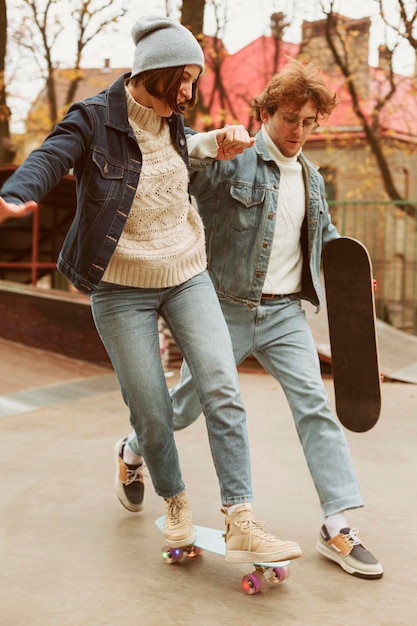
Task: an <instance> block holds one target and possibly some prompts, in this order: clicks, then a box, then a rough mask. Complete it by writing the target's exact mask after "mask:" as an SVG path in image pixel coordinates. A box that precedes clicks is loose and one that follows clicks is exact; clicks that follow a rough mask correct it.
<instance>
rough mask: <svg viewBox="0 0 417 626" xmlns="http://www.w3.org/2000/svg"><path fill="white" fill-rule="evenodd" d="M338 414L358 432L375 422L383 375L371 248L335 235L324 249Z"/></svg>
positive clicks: (348, 425) (350, 427) (379, 406)
mask: <svg viewBox="0 0 417 626" xmlns="http://www.w3.org/2000/svg"><path fill="white" fill-rule="evenodd" d="M323 272H324V282H325V288H326V301H327V316H328V322H329V336H330V349H331V360H332V371H333V383H334V390H335V401H336V413H337V416H338V418H339V420H340V421H341V423H342V424H343V425H344V426H345V427H346V428H347V429H349V430H352V431H354V432H365V431H367V430H370V429H371V428H373V426H375V424H376V423H377V421H378V419H379V415H380V412H381V377H380V371H379V364H378V345H377V336H376V324H375V300H374V284H375V283H374V280H373V277H372V267H371V261H370V258H369V254H368V251H367V249H366V248H365V246H364V245H363V244H361V243H360V242H359V241H356V239H351V238H349V237H340V238H339V239H334V240H333V241H331V242H330V243H328V244H327V246H326V247H325V249H324V252H323Z"/></svg>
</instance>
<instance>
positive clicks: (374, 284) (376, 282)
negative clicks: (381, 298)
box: [372, 278, 378, 291]
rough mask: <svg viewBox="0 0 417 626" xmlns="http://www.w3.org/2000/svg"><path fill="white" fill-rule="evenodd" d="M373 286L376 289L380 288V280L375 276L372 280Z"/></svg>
mask: <svg viewBox="0 0 417 626" xmlns="http://www.w3.org/2000/svg"><path fill="white" fill-rule="evenodd" d="M372 288H373V290H374V291H376V290H377V289H378V281H377V280H375V278H374V279H373V280H372Z"/></svg>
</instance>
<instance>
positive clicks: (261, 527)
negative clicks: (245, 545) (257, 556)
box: [243, 520, 271, 540]
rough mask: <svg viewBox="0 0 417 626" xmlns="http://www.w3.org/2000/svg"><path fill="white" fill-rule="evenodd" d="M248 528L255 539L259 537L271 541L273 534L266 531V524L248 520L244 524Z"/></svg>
mask: <svg viewBox="0 0 417 626" xmlns="http://www.w3.org/2000/svg"><path fill="white" fill-rule="evenodd" d="M243 524H245V525H246V527H247V528H249V532H250V534H251V535H254V536H255V537H259V538H260V539H267V540H268V539H270V538H271V533H269V532H268V531H267V530H266V524H265V522H258V521H256V520H247V521H246V522H243Z"/></svg>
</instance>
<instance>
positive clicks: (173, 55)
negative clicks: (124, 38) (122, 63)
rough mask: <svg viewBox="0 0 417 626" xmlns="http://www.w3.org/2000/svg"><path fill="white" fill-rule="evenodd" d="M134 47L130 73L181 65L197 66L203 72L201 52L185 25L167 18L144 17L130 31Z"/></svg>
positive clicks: (156, 16) (157, 16)
mask: <svg viewBox="0 0 417 626" xmlns="http://www.w3.org/2000/svg"><path fill="white" fill-rule="evenodd" d="M132 39H133V41H134V43H135V45H136V50H135V55H134V57H133V67H132V74H131V78H133V76H136V75H137V74H140V73H141V72H145V71H146V70H154V69H159V68H165V67H180V66H182V65H199V66H200V67H201V71H202V72H203V71H204V55H203V51H202V49H201V47H200V45H199V43H198V41H197V40H196V38H195V37H194V35H193V34H192V33H191V32H190V31H189V30H188V29H187V28H185V26H182V25H181V24H180V23H179V22H177V21H175V20H172V19H170V18H169V17H161V16H160V15H146V16H145V17H141V18H140V19H139V20H138V21H137V22H136V24H135V25H134V26H133V28H132Z"/></svg>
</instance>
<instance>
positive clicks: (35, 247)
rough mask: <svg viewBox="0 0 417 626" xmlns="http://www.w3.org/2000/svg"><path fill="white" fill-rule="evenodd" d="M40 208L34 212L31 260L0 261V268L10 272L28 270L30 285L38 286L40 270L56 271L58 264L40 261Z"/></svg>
mask: <svg viewBox="0 0 417 626" xmlns="http://www.w3.org/2000/svg"><path fill="white" fill-rule="evenodd" d="M39 230H40V225H39V208H36V209H35V210H34V211H33V222H32V236H31V252H30V260H28V261H1V260H0V268H5V269H9V270H22V269H25V270H26V269H27V270H29V272H30V284H31V285H36V283H37V282H38V279H39V274H40V270H45V269H46V270H51V272H52V271H54V270H55V269H56V262H55V261H50V262H44V261H39Z"/></svg>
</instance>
